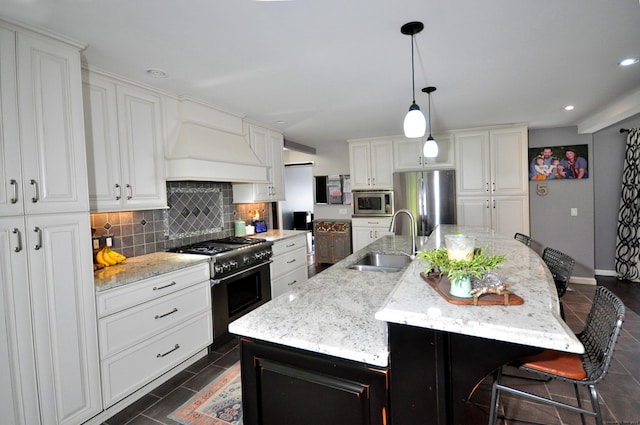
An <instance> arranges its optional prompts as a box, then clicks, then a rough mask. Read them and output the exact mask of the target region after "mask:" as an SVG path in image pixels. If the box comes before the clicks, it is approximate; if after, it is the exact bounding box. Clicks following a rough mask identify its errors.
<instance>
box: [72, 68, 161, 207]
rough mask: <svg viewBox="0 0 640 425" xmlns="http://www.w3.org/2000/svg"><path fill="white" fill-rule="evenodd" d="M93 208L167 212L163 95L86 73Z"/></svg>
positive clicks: (86, 108) (86, 122) (87, 127)
mask: <svg viewBox="0 0 640 425" xmlns="http://www.w3.org/2000/svg"><path fill="white" fill-rule="evenodd" d="M83 88H84V101H85V125H86V134H87V164H88V169H89V201H90V204H91V210H92V211H96V212H106V211H131V210H143V209H157V208H166V206H167V195H166V188H165V171H164V160H165V159H164V142H163V140H164V131H163V128H164V127H163V121H162V117H163V113H162V97H161V96H160V95H158V94H156V93H155V92H153V91H151V90H147V89H145V88H141V87H138V86H134V85H131V84H127V83H125V82H121V81H119V80H116V79H113V78H110V77H108V76H105V75H101V74H99V73H97V72H92V71H91V72H90V71H85V72H84V74H83Z"/></svg>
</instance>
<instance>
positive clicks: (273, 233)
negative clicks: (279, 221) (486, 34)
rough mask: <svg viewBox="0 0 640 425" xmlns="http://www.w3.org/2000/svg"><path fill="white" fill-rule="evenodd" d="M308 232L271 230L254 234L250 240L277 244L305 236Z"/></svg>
mask: <svg viewBox="0 0 640 425" xmlns="http://www.w3.org/2000/svg"><path fill="white" fill-rule="evenodd" d="M307 233H309V230H282V229H271V230H267V231H266V232H263V233H255V234H253V235H251V236H249V237H250V238H262V239H266V240H268V241H271V242H277V241H280V240H283V239H288V238H293V237H295V236H300V235H306V234H307Z"/></svg>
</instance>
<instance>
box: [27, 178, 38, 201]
mask: <svg viewBox="0 0 640 425" xmlns="http://www.w3.org/2000/svg"><path fill="white" fill-rule="evenodd" d="M29 184H31V186H33V198H31V202H33V203H34V204H35V203H36V202H38V201H39V200H40V192H39V191H38V182H37V181H35V180H33V179H31V181H29Z"/></svg>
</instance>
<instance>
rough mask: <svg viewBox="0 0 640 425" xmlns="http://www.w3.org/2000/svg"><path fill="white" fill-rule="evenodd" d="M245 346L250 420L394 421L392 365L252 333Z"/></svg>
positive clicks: (354, 424)
mask: <svg viewBox="0 0 640 425" xmlns="http://www.w3.org/2000/svg"><path fill="white" fill-rule="evenodd" d="M240 346H241V363H242V404H243V405H242V407H243V411H244V418H243V419H244V422H245V423H249V424H265V425H266V424H284V423H286V424H312V423H313V424H333V425H340V424H345V425H358V424H361V425H365V424H366V425H369V424H387V423H389V421H388V419H389V418H388V414H389V405H388V397H387V382H388V371H387V369H384V368H375V367H372V366H367V365H364V364H361V363H356V362H350V361H348V360H344V359H339V358H335V357H330V356H325V355H321V354H316V353H311V352H308V351H303V350H296V349H293V348H284V347H281V346H276V345H273V344H269V343H265V342H261V341H254V340H250V339H247V338H243V339H241V341H240Z"/></svg>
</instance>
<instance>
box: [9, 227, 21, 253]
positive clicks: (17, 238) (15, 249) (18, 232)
mask: <svg viewBox="0 0 640 425" xmlns="http://www.w3.org/2000/svg"><path fill="white" fill-rule="evenodd" d="M11 233H13V234H14V235H16V247H15V248H13V251H14V252H20V251H22V238H21V237H20V230H19V229H13V230H12V231H11Z"/></svg>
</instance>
